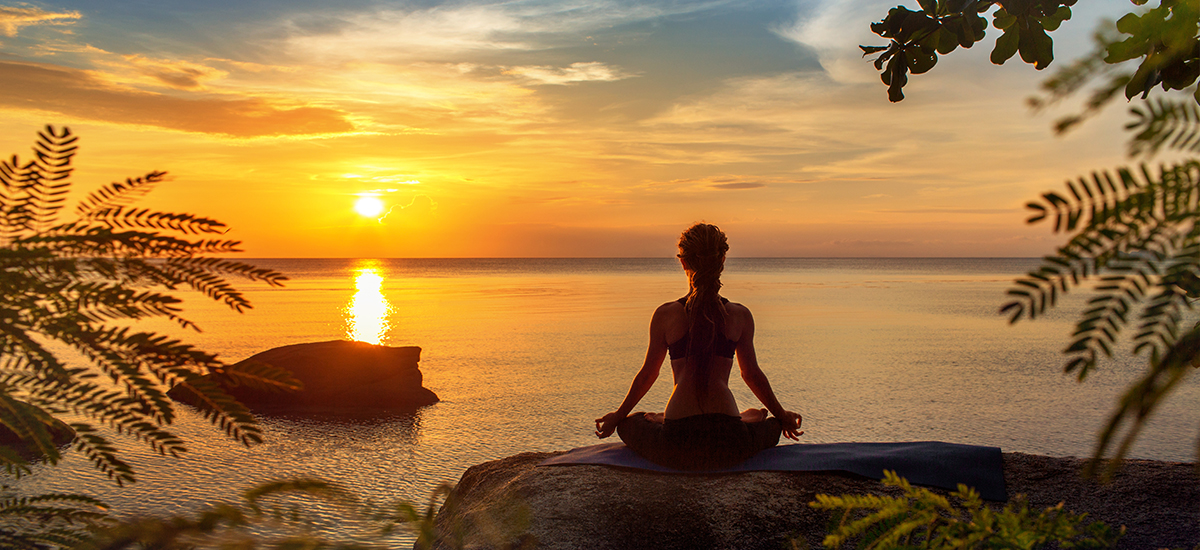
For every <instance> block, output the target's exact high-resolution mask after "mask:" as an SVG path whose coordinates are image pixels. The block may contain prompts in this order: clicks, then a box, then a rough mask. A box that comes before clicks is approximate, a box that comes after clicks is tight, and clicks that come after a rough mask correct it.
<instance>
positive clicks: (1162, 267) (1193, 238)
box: [862, 0, 1200, 472]
mask: <svg viewBox="0 0 1200 550" xmlns="http://www.w3.org/2000/svg"><path fill="white" fill-rule="evenodd" d="M1145 1H1146V0H1133V4H1135V5H1138V6H1141V5H1143V4H1145ZM993 4H994V5H995V6H993ZM1073 4H1074V2H1073V1H1070V0H1068V1H1055V0H1027V1H1022V2H1003V3H1000V2H991V1H974V0H966V1H964V0H944V1H935V0H928V1H925V0H922V1H921V7H922V11H921V12H911V11H908V10H906V9H904V8H902V7H897V8H895V9H893V10H892V11H891V12H889V14H888V17H887V18H886V19H884V20H883V21H882V22H880V23H875V24H873V25H872V26H871V28H872V30H873V31H875V32H876V33H877V34H879V35H880V36H883V37H885V38H891V39H892V42H891V44H890V45H888V46H872V47H869V46H863V47H862V49H863V51H864V52H865V53H866V54H870V53H875V52H882V53H881V55H880V57H879V58H878V59H876V67H882V64H883V63H884V62H885V61H886V62H888V63H889V65H888V67H889V69H886V70H884V81H885V83H889V96H890V98H891V100H892V101H899V100H901V99H903V93H902V91H901V88H902V87H903V85H904V84H905V83H906V82H907V80H906V78H907V77H906V76H904V74H903V73H904V72H905V71H906V70H911V71H912V72H914V73H918V72H924V71H925V70H928V69H929V68H930V67H932V66H933V63H934V62H936V55H937V54H936V53H933V54H930V52H931V51H932V50H930V48H931V47H934V46H939V48H938V49H937V53H941V54H946V53H949V52H950V51H952V50H953V49H954V47H952V46H954V45H953V44H950V43H949V42H947V40H949V38H947V37H949V36H954V37H957V38H959V39H960V40H959V41H958V44H959V45H962V46H964V47H969V46H970V45H971V44H973V43H974V42H978V41H980V40H982V39H983V37H984V33H985V25H983V22H984V21H983V18H982V17H981V15H980V14H983V13H986V12H987V11H988V10H990V9H991V8H992V7H998V9H997V11H995V12H994V13H993V26H995V27H996V28H998V29H1003V30H1004V34H1003V35H1002V36H1001V37H1000V38H998V39H997V40H996V46H995V49H993V51H992V59H991V60H992V62H993V63H996V64H1001V63H1003V62H1004V61H1006V60H1007V59H1009V58H1010V57H1012V55H1013V52H1014V51H1019V52H1020V53H1021V55H1022V59H1023V60H1024V61H1026V62H1030V63H1034V64H1035V66H1036V67H1037V68H1038V69H1041V68H1044V67H1045V66H1047V65H1049V63H1050V62H1051V61H1052V60H1053V42H1052V41H1051V40H1050V39H1049V37H1048V35H1046V34H1045V32H1046V31H1054V30H1056V29H1057V28H1058V26H1059V25H1060V24H1061V23H1062V22H1063V21H1065V20H1067V19H1069V18H1070V15H1071V13H1070V6H1071V5H1073ZM968 23H969V25H968ZM967 26H970V28H971V29H973V30H974V31H975V32H974V34H970V33H967V32H966V31H965V30H963V29H966V28H967ZM948 33H949V34H948ZM1198 35H1200V4H1197V3H1196V2H1195V1H1187V0H1184V1H1180V0H1162V1H1161V2H1160V4H1159V5H1158V6H1157V7H1153V8H1148V9H1145V10H1143V11H1142V12H1141V13H1129V14H1126V15H1125V16H1123V17H1121V18H1120V19H1119V20H1118V21H1117V22H1116V25H1115V27H1114V28H1103V27H1102V28H1101V29H1100V31H1099V32H1097V33H1096V43H1097V48H1096V50H1095V51H1093V52H1092V53H1091V54H1090V55H1088V56H1085V57H1084V58H1082V59H1080V60H1077V61H1076V62H1075V63H1073V64H1071V65H1070V66H1068V67H1067V68H1065V69H1063V70H1061V71H1059V73H1058V74H1057V75H1055V76H1054V77H1053V78H1050V79H1049V80H1047V81H1046V82H1045V83H1044V85H1043V87H1044V89H1045V91H1046V94H1047V95H1046V97H1044V98H1035V99H1032V100H1031V105H1032V106H1034V107H1035V108H1041V107H1044V106H1046V105H1049V104H1053V103H1055V102H1057V101H1059V100H1061V99H1063V98H1065V97H1068V96H1070V95H1071V94H1074V93H1076V92H1078V91H1079V90H1081V89H1083V88H1084V87H1085V86H1086V85H1087V83H1088V82H1089V81H1091V80H1093V79H1094V78H1096V77H1099V76H1106V77H1107V82H1106V83H1104V84H1101V85H1100V86H1099V87H1098V88H1097V89H1096V90H1094V91H1093V93H1092V95H1091V96H1090V97H1089V98H1088V99H1087V101H1086V102H1085V107H1084V111H1083V112H1082V113H1080V114H1076V115H1072V116H1068V117H1066V118H1065V119H1062V120H1060V121H1058V122H1057V123H1056V129H1057V130H1059V131H1064V130H1066V129H1068V128H1070V127H1072V126H1074V125H1075V124H1077V123H1079V122H1080V121H1081V120H1083V119H1084V118H1086V117H1087V116H1089V115H1091V114H1094V113H1095V112H1098V111H1099V110H1100V109H1101V108H1103V106H1104V105H1106V104H1107V103H1108V102H1109V101H1111V100H1112V99H1113V98H1114V97H1115V96H1116V94H1117V93H1119V92H1122V91H1123V92H1124V95H1125V97H1126V98H1127V99H1133V98H1135V97H1139V96H1140V97H1141V98H1142V99H1143V102H1142V104H1141V105H1140V106H1136V107H1134V108H1132V109H1131V113H1132V115H1133V121H1132V122H1131V123H1130V124H1129V125H1127V127H1126V128H1127V129H1128V130H1130V131H1131V132H1132V134H1133V135H1132V138H1131V139H1130V141H1129V153H1130V155H1131V156H1135V157H1136V156H1141V157H1144V160H1143V162H1142V163H1140V164H1139V165H1138V166H1137V167H1134V168H1129V167H1122V168H1117V169H1115V170H1099V171H1096V172H1093V173H1092V174H1090V175H1089V176H1086V177H1080V178H1077V179H1076V180H1074V181H1070V180H1069V181H1067V183H1066V191H1065V192H1063V193H1058V192H1047V193H1044V194H1042V196H1041V197H1040V198H1039V199H1038V200H1035V201H1032V202H1030V203H1029V204H1028V205H1027V206H1028V208H1029V209H1030V211H1031V215H1030V217H1029V219H1028V223H1043V222H1050V221H1052V222H1053V231H1054V232H1055V233H1062V234H1066V235H1070V237H1071V238H1070V240H1069V241H1068V242H1067V244H1065V245H1063V246H1062V247H1060V248H1059V249H1058V250H1057V251H1056V252H1055V254H1053V255H1051V256H1047V257H1046V258H1044V261H1043V263H1042V265H1041V267H1039V268H1038V269H1037V270H1035V271H1033V272H1030V273H1029V274H1028V275H1027V276H1025V277H1023V278H1020V279H1018V280H1017V281H1016V282H1015V286H1014V287H1013V288H1012V289H1010V290H1009V292H1008V294H1009V296H1010V297H1011V298H1012V301H1010V302H1008V303H1007V304H1005V305H1004V306H1003V308H1002V309H1001V312H1002V313H1004V314H1006V315H1008V316H1009V320H1010V322H1017V321H1018V320H1020V319H1023V318H1028V319H1035V318H1037V317H1039V316H1041V315H1042V314H1043V313H1045V312H1046V311H1047V310H1048V309H1050V308H1053V307H1054V306H1055V305H1057V303H1058V298H1059V296H1060V295H1061V294H1063V293H1066V292H1068V291H1070V290H1071V289H1073V288H1076V287H1078V286H1080V285H1084V284H1088V283H1089V282H1091V281H1093V280H1095V281H1096V282H1097V284H1096V286H1095V291H1096V294H1095V296H1093V297H1092V298H1090V299H1089V301H1088V303H1087V307H1086V309H1085V310H1084V311H1083V313H1082V314H1081V315H1080V317H1079V319H1078V320H1077V322H1076V324H1075V331H1074V333H1073V335H1072V338H1071V343H1070V344H1069V345H1068V346H1067V348H1066V349H1065V350H1064V353H1065V354H1066V355H1067V362H1066V365H1065V366H1064V370H1065V371H1066V372H1068V373H1074V374H1075V375H1076V376H1078V378H1079V379H1080V380H1083V379H1085V378H1086V377H1087V376H1088V374H1089V373H1091V371H1092V370H1093V369H1094V368H1095V367H1096V365H1097V362H1098V361H1099V359H1100V357H1101V356H1105V357H1111V356H1112V354H1113V348H1114V347H1116V345H1117V343H1118V341H1119V338H1120V336H1121V334H1122V331H1123V330H1124V329H1125V328H1126V326H1127V325H1128V324H1129V323H1135V324H1136V333H1135V335H1134V336H1133V351H1134V353H1135V354H1145V355H1146V356H1147V363H1148V366H1147V369H1146V371H1145V373H1144V374H1143V376H1142V378H1141V379H1139V380H1138V381H1136V382H1135V383H1134V384H1133V385H1132V386H1130V387H1129V388H1128V389H1127V390H1126V392H1125V394H1124V395H1123V396H1122V398H1121V401H1120V403H1119V405H1118V406H1117V408H1116V410H1115V411H1114V412H1113V413H1112V414H1111V416H1110V417H1109V421H1108V423H1107V424H1106V426H1105V428H1104V429H1103V431H1102V432H1101V433H1100V436H1099V438H1098V440H1097V444H1096V448H1095V452H1094V455H1093V457H1094V458H1095V459H1097V460H1099V459H1101V458H1104V457H1105V456H1107V455H1108V453H1109V452H1112V457H1113V458H1115V459H1116V460H1114V461H1113V462H1112V463H1111V464H1110V466H1109V468H1110V470H1109V472H1111V471H1112V468H1115V467H1117V464H1119V462H1120V459H1121V458H1124V457H1125V456H1126V455H1127V454H1128V451H1129V449H1130V447H1131V445H1132V444H1133V442H1134V441H1135V440H1136V438H1137V435H1138V434H1139V433H1140V430H1141V429H1142V427H1143V426H1144V425H1145V422H1146V420H1147V419H1148V418H1149V416H1150V415H1151V413H1152V412H1153V411H1154V410H1155V409H1156V408H1157V406H1158V405H1159V404H1160V403H1161V402H1162V400H1163V399H1164V398H1165V397H1166V396H1167V395H1168V394H1169V393H1170V392H1171V391H1172V390H1173V389H1174V388H1176V387H1177V386H1178V384H1179V383H1180V381H1181V380H1182V379H1183V378H1184V377H1185V376H1186V375H1187V374H1188V370H1189V369H1186V368H1185V367H1187V366H1189V365H1198V364H1200V332H1198V331H1197V328H1196V327H1186V326H1183V325H1184V315H1185V313H1186V312H1187V311H1190V310H1191V309H1192V301H1193V300H1194V299H1195V298H1196V297H1198V296H1200V227H1198V226H1197V224H1196V219H1197V216H1200V159H1195V158H1186V155H1187V154H1195V153H1196V152H1197V151H1200V108H1198V107H1197V103H1200V87H1197V88H1196V89H1195V90H1193V93H1192V96H1193V97H1192V100H1188V101H1179V100H1176V99H1172V98H1161V97H1156V98H1152V99H1150V100H1146V97H1147V96H1148V95H1149V93H1150V92H1151V91H1152V90H1153V89H1154V88H1155V87H1161V88H1162V90H1163V91H1170V90H1183V89H1186V88H1188V87H1192V86H1195V84H1196V80H1197V77H1200V40H1198V38H1197V36H1198ZM972 37H973V41H972V40H969V38H972ZM940 46H945V47H940ZM1014 48H1015V50H1014ZM916 51H919V52H921V54H922V55H933V60H932V61H928V60H926V61H923V62H922V63H920V64H918V65H912V64H911V60H912V59H916V57H913V52H916ZM896 59H901V60H909V65H903V63H902V62H899V61H896ZM889 60H890V61H889ZM1131 61H1137V62H1138V63H1137V68H1136V69H1135V70H1132V71H1129V70H1124V69H1120V68H1119V67H1121V66H1122V65H1123V64H1125V63H1127V62H1131ZM897 63H899V64H897ZM894 64H896V67H895V68H892V66H893V65H894ZM906 67H907V68H906ZM1162 152H1174V153H1183V154H1184V155H1185V157H1184V158H1183V159H1182V160H1177V161H1174V162H1170V163H1160V164H1159V165H1157V166H1152V165H1150V164H1149V162H1148V161H1149V160H1150V158H1151V157H1153V156H1154V155H1156V154H1158V153H1162ZM1114 445H1115V449H1114V448H1113V447H1114ZM1197 453H1198V454H1200V447H1198V448H1197ZM1096 466H1097V462H1096V461H1093V463H1092V466H1091V468H1092V469H1093V470H1094V469H1095V467H1096Z"/></svg>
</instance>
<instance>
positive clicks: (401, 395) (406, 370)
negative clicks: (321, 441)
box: [167, 340, 438, 414]
mask: <svg viewBox="0 0 1200 550" xmlns="http://www.w3.org/2000/svg"><path fill="white" fill-rule="evenodd" d="M420 359H421V348H419V347H416V346H403V347H392V346H380V345H376V344H369V343H366V342H351V341H348V340H332V341H329V342H312V343H306V344H293V345H290V346H281V347H278V348H272V349H269V350H267V351H264V352H261V353H256V354H254V355H252V356H250V357H249V358H247V359H244V360H242V361H240V362H238V363H236V364H234V366H235V367H236V366H239V365H242V364H244V363H266V364H268V365H273V366H276V367H279V368H282V369H286V370H288V371H291V373H292V375H293V376H294V377H295V378H296V379H297V380H299V381H300V382H301V383H303V384H304V388H303V389H302V390H300V391H298V392H273V391H265V390H259V389H255V388H249V387H246V386H237V387H232V386H229V385H226V384H224V383H222V387H223V388H224V389H225V391H227V392H228V393H229V394H230V395H232V396H233V397H235V398H236V399H237V400H238V401H240V402H241V403H242V404H244V405H246V406H247V407H249V408H250V409H251V410H254V411H256V412H263V413H274V412H280V413H329V414H338V413H374V412H398V413H411V412H414V411H416V410H417V409H418V408H420V407H424V406H426V405H432V404H434V403H437V402H438V396H437V395H435V394H434V393H433V392H432V391H430V390H429V389H427V388H425V387H424V386H422V385H421V383H422V380H423V377H422V375H421V369H420V368H419V367H418V366H417V362H418V361H420ZM210 376H211V375H210ZM167 395H169V396H171V398H173V399H175V400H177V401H180V402H183V403H187V404H189V405H195V397H194V394H193V393H192V392H191V391H190V390H188V389H186V388H184V387H181V386H176V387H175V388H172V389H171V391H170V392H167Z"/></svg>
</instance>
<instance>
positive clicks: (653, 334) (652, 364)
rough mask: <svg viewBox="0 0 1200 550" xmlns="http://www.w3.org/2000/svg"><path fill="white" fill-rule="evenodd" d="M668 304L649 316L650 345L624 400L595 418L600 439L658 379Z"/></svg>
mask: <svg viewBox="0 0 1200 550" xmlns="http://www.w3.org/2000/svg"><path fill="white" fill-rule="evenodd" d="M668 305H669V304H665V305H663V306H660V307H659V308H658V309H657V310H655V311H654V316H653V317H651V318H650V345H649V346H648V347H647V349H646V359H645V360H644V361H643V362H642V368H640V369H638V372H637V375H635V376H634V377H633V383H632V384H630V385H629V392H628V393H626V394H625V400H624V401H622V402H621V406H620V407H619V408H617V410H616V411H614V412H610V413H608V414H606V415H604V416H602V417H600V418H597V419H596V436H598V437H600V438H601V439H603V438H605V437H608V436H610V435H612V433H613V432H614V431H615V430H616V429H617V424H619V423H620V422H621V421H622V420H624V419H625V417H626V416H629V413H630V412H632V411H633V408H634V407H636V406H637V404H638V402H639V401H641V400H642V398H643V397H645V396H646V392H649V391H650V388H651V387H653V386H654V382H655V381H656V380H658V374H659V371H661V370H662V364H663V361H664V360H666V358H667V341H666V312H665V310H664V308H666V307H667V306H668Z"/></svg>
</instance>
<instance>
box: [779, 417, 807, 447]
mask: <svg viewBox="0 0 1200 550" xmlns="http://www.w3.org/2000/svg"><path fill="white" fill-rule="evenodd" d="M779 421H780V422H782V423H783V436H784V437H786V438H788V439H791V440H792V441H799V440H800V436H802V435H804V432H802V431H800V423H801V422H803V421H804V417H802V416H800V413H797V412H792V411H783V416H782V417H780V418H779Z"/></svg>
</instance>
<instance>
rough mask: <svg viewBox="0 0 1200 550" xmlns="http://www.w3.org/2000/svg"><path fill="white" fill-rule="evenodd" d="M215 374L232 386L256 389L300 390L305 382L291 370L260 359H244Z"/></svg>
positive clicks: (216, 370) (215, 371)
mask: <svg viewBox="0 0 1200 550" xmlns="http://www.w3.org/2000/svg"><path fill="white" fill-rule="evenodd" d="M213 374H214V375H216V376H219V377H220V378H221V379H222V381H224V382H226V383H227V384H228V385H229V386H231V387H239V386H245V387H248V388H253V389H256V390H267V391H276V392H287V391H300V390H302V389H304V383H302V382H301V381H299V380H297V379H296V377H295V376H293V375H292V373H291V371H289V370H287V369H283V368H279V367H276V366H275V365H271V364H269V363H263V362H260V361H242V362H240V363H235V364H233V365H228V366H225V367H222V368H219V369H213Z"/></svg>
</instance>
